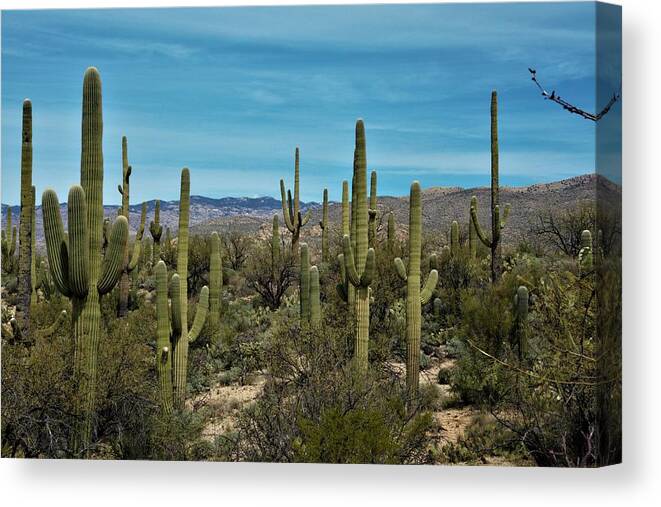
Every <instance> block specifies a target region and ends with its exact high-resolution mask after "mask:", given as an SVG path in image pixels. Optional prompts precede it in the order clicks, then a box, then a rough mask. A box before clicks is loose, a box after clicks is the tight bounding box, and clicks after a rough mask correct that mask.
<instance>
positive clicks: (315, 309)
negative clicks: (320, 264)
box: [310, 266, 321, 326]
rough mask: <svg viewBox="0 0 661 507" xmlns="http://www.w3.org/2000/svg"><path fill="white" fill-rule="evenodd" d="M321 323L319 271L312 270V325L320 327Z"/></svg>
mask: <svg viewBox="0 0 661 507" xmlns="http://www.w3.org/2000/svg"><path fill="white" fill-rule="evenodd" d="M320 322H321V301H320V297H319V269H318V268H317V266H312V267H311V268H310V324H312V325H313V326H316V325H319V323H320Z"/></svg>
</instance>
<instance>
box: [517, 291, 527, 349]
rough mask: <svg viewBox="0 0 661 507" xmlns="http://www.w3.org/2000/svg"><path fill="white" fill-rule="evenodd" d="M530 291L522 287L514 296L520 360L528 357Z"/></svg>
mask: <svg viewBox="0 0 661 507" xmlns="http://www.w3.org/2000/svg"><path fill="white" fill-rule="evenodd" d="M527 323H528V289H527V288H526V287H525V286H524V285H521V286H519V288H518V289H517V291H516V294H515V295H514V335H515V340H516V345H517V347H518V349H519V359H520V360H521V361H523V360H525V359H526V356H527V355H528V336H527Z"/></svg>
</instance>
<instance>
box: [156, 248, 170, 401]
mask: <svg viewBox="0 0 661 507" xmlns="http://www.w3.org/2000/svg"><path fill="white" fill-rule="evenodd" d="M154 272H155V273H156V317H157V324H156V370H157V372H158V381H159V385H160V394H161V410H162V411H163V413H165V414H171V413H172V409H173V398H172V356H171V354H170V350H171V344H170V319H169V315H170V309H169V307H168V270H167V268H166V267H165V263H164V262H163V261H159V262H158V263H157V264H156V268H155V269H154Z"/></svg>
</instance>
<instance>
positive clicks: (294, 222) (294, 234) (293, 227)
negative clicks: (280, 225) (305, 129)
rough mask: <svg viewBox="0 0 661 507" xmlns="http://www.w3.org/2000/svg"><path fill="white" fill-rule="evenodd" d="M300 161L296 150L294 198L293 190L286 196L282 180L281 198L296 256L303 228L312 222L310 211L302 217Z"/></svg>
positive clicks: (292, 248)
mask: <svg viewBox="0 0 661 507" xmlns="http://www.w3.org/2000/svg"><path fill="white" fill-rule="evenodd" d="M299 162H300V159H299V149H298V147H297V148H296V152H295V155H294V196H293V197H292V193H291V190H289V191H287V192H286V194H285V180H282V179H281V180H280V198H281V200H282V215H283V218H284V220H285V225H286V226H287V229H289V232H291V251H292V253H293V254H294V255H296V254H297V253H298V241H299V239H300V237H301V228H302V227H303V226H304V225H306V224H307V223H308V221H309V220H310V212H309V211H308V212H307V213H306V214H305V216H301V208H300V200H299V195H300V190H299V187H300V167H299V166H300V163H299Z"/></svg>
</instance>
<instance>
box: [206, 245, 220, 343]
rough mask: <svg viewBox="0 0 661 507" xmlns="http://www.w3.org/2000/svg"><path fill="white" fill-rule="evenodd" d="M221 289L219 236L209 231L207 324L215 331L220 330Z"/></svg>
mask: <svg viewBox="0 0 661 507" xmlns="http://www.w3.org/2000/svg"><path fill="white" fill-rule="evenodd" d="M222 290H223V257H222V251H221V248H220V236H218V233H217V232H212V233H211V258H210V259H209V324H211V328H212V330H213V331H214V332H215V333H218V332H219V330H220V299H221V293H222Z"/></svg>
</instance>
